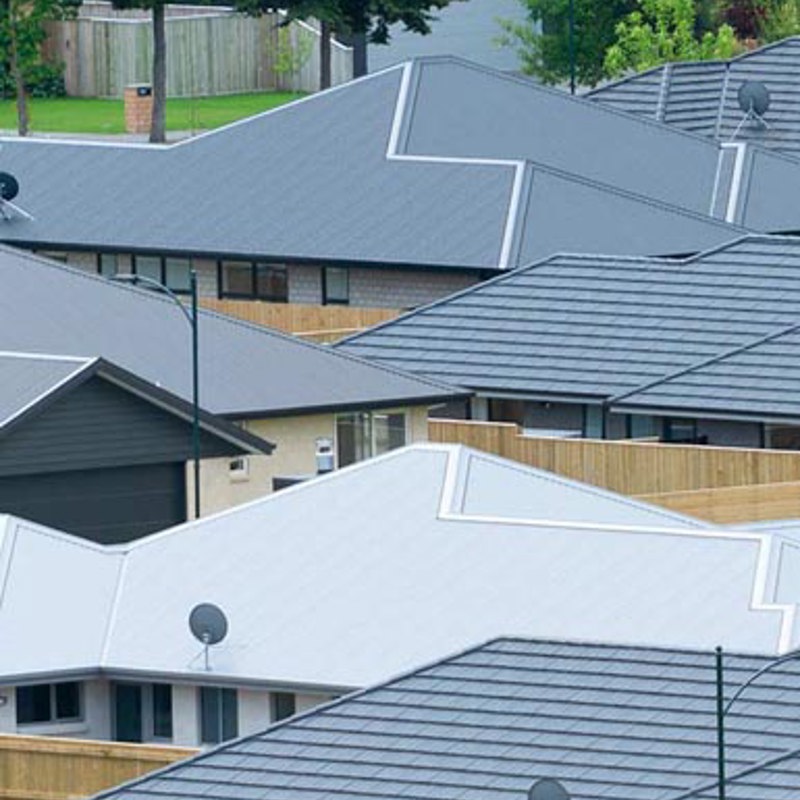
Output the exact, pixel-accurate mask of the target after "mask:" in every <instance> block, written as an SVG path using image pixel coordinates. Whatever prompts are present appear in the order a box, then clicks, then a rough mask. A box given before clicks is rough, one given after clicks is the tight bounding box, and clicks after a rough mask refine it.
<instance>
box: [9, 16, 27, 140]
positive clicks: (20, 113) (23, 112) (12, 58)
mask: <svg viewBox="0 0 800 800" xmlns="http://www.w3.org/2000/svg"><path fill="white" fill-rule="evenodd" d="M15 13H16V11H15V9H14V4H13V3H12V4H10V7H9V14H10V15H11V20H10V23H11V24H10V25H9V53H8V65H9V69H10V70H11V76H12V77H13V79H14V87H15V89H16V92H17V132H18V133H19V135H20V136H27V135H28V94H27V92H26V91H25V77H24V75H23V74H22V65H21V64H20V63H19V45H18V43H17V28H16V24H15V21H14V14H15Z"/></svg>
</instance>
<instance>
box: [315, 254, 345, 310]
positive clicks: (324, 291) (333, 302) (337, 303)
mask: <svg viewBox="0 0 800 800" xmlns="http://www.w3.org/2000/svg"><path fill="white" fill-rule="evenodd" d="M329 269H339V270H342V271H343V272H344V274H345V279H346V281H347V299H346V300H339V299H335V298H334V299H331V298H330V297H328V270H329ZM321 274H322V305H324V306H349V305H350V268H349V267H341V266H325V265H324V264H323V266H322V273H321Z"/></svg>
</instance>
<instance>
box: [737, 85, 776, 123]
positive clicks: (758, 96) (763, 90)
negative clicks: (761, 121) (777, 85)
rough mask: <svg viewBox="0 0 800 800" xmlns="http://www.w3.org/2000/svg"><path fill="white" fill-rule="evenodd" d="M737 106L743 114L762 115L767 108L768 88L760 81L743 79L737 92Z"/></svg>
mask: <svg viewBox="0 0 800 800" xmlns="http://www.w3.org/2000/svg"><path fill="white" fill-rule="evenodd" d="M737 97H738V98H739V108H741V109H742V111H744V113H745V114H755V115H756V116H757V117H763V116H764V114H766V113H767V109H768V108H769V100H770V97H769V89H767V87H766V86H765V85H764V84H763V83H761V81H745V82H744V83H743V84H742V85H741V86H740V87H739V92H738V94H737Z"/></svg>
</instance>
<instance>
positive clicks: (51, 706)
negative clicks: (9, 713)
mask: <svg viewBox="0 0 800 800" xmlns="http://www.w3.org/2000/svg"><path fill="white" fill-rule="evenodd" d="M42 686H46V687H47V689H48V699H47V702H48V718H47V719H36V720H24V721H23V720H20V718H19V710H20V702H19V692H20V690H26V689H36V688H40V687H42ZM59 686H75V687H76V688H77V691H78V715H77V716H70V717H66V716H65V717H59V716H58V689H57V687H59ZM15 703H16V715H15V716H16V724H17V726H18V727H19V726H22V727H27V726H33V725H61V724H64V723H70V722H83V721H84V719H85V711H84V690H83V682H82V681H58V682H57V683H32V684H26V685H23V686H16V687H15Z"/></svg>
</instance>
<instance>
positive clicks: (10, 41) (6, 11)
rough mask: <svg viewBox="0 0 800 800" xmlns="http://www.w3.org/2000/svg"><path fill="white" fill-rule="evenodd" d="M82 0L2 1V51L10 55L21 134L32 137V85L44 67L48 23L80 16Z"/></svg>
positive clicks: (0, 4) (8, 59) (0, 42)
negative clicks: (44, 42)
mask: <svg viewBox="0 0 800 800" xmlns="http://www.w3.org/2000/svg"><path fill="white" fill-rule="evenodd" d="M79 5H80V0H77V2H76V1H75V0H0V47H2V50H3V52H4V53H5V54H6V59H7V64H8V71H9V73H10V75H11V80H12V81H13V83H14V90H15V94H16V103H17V131H18V133H19V135H20V136H27V135H28V128H29V115H28V83H29V81H30V80H31V78H32V77H33V73H34V71H35V70H36V68H37V67H38V66H39V65H40V64H41V45H42V42H43V41H44V40H45V39H46V38H47V33H46V31H45V29H44V23H45V22H46V21H48V20H56V19H65V18H67V17H71V16H74V15H75V14H76V13H77V10H78V6H79Z"/></svg>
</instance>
